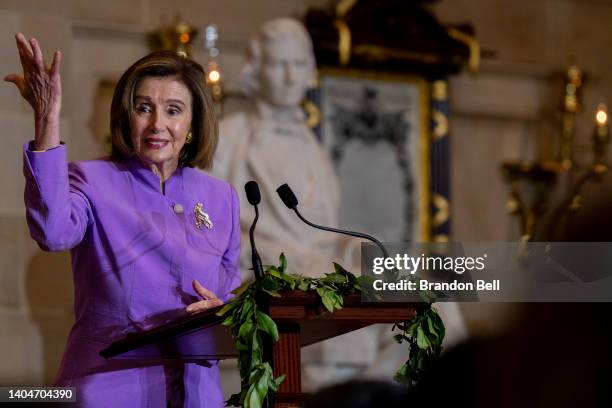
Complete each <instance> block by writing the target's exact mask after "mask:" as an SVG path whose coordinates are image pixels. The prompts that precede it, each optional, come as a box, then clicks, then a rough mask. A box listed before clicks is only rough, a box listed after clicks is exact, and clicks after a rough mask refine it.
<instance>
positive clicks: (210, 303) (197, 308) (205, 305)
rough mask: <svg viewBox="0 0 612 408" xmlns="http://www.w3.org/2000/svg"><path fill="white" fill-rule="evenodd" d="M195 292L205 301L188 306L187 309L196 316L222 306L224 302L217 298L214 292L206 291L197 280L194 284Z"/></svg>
mask: <svg viewBox="0 0 612 408" xmlns="http://www.w3.org/2000/svg"><path fill="white" fill-rule="evenodd" d="M192 285H193V290H195V291H196V293H197V294H198V295H200V296H202V298H203V299H204V300H200V301H199V302H195V303H192V304H190V305H189V306H187V308H186V309H185V310H186V311H187V313H189V314H196V313H200V312H203V311H205V310H208V309H212V308H213V307H217V306H221V305H222V304H223V301H222V300H221V299H219V298H218V297H217V295H215V294H214V293H213V292H212V291H210V290H208V289H206V288H205V287H204V286H202V285H201V284H200V282H198V281H197V280H194V281H193V282H192Z"/></svg>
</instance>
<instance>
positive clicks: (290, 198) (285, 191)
mask: <svg viewBox="0 0 612 408" xmlns="http://www.w3.org/2000/svg"><path fill="white" fill-rule="evenodd" d="M276 192H277V193H278V195H279V197H280V199H281V200H283V203H285V205H286V206H287V208H289V209H290V210H293V211H295V213H296V214H297V216H298V217H299V218H300V220H302V221H303V222H304V223H306V224H308V225H310V226H311V227H313V228H316V229H320V230H324V231H330V232H335V233H338V234H344V235H350V236H353V237H357V238H364V239H367V240H368V241H372V242H373V243H375V244H376V245H377V246H378V248H380V250H381V251H382V253H383V255H384V256H385V258H389V253H388V252H387V250H386V249H385V247H384V246H383V244H381V242H380V241H379V240H377V239H376V238H374V237H373V236H371V235H368V234H364V233H362V232H355V231H348V230H342V229H338V228H331V227H324V226H323V225H317V224H314V223H312V222H310V221H308V220H307V219H306V218H304V217H303V216H302V214H300V212H299V211H298V209H297V205H298V199H297V197H296V196H295V194H294V193H293V190H291V187H289V185H288V184H287V183H285V184H283V185H282V186H280V187H279V188H277V189H276Z"/></svg>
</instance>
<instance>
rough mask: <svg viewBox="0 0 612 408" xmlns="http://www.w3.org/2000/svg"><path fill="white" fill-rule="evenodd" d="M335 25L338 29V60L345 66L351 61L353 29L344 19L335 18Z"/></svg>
mask: <svg viewBox="0 0 612 408" xmlns="http://www.w3.org/2000/svg"><path fill="white" fill-rule="evenodd" d="M334 27H336V29H337V30H338V62H339V63H340V65H342V66H345V65H348V63H349V62H350V61H351V29H350V28H349V26H348V25H347V24H346V23H345V22H344V21H342V20H335V21H334Z"/></svg>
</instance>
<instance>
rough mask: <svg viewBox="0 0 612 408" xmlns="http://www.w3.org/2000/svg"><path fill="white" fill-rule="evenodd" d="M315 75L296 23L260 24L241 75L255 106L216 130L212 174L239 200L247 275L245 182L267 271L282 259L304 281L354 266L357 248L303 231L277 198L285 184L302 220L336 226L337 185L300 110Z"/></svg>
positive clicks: (305, 35)
mask: <svg viewBox="0 0 612 408" xmlns="http://www.w3.org/2000/svg"><path fill="white" fill-rule="evenodd" d="M314 68H315V63H314V55H313V53H312V43H311V40H310V37H309V36H308V33H307V32H306V30H305V28H304V27H303V26H302V25H301V23H299V22H298V21H296V20H293V19H290V18H280V19H276V20H273V21H270V22H268V23H267V24H264V26H263V27H262V29H261V31H260V33H259V35H258V36H257V37H256V38H255V39H254V40H253V41H252V42H251V46H250V49H249V61H248V64H247V65H246V67H245V69H244V73H243V74H244V75H243V82H242V83H243V85H244V88H245V91H246V92H247V93H248V94H249V95H250V96H251V97H252V100H253V104H252V106H251V108H250V109H248V110H246V111H242V112H238V113H235V114H232V115H230V116H228V117H226V118H224V119H223V120H222V121H221V123H220V131H219V134H220V141H219V147H218V150H217V156H216V159H215V164H214V170H213V173H214V174H215V175H217V176H218V177H221V178H223V179H225V180H227V181H229V182H230V183H232V184H233V185H234V187H236V189H237V190H238V191H239V193H240V194H242V197H241V206H242V207H241V223H242V231H243V237H242V242H243V243H244V244H245V245H244V246H243V248H244V251H243V253H242V257H241V258H242V259H241V261H242V266H243V270H246V269H248V268H250V267H251V258H250V253H251V251H250V248H249V247H248V242H249V240H248V229H249V226H250V225H251V222H252V220H253V216H254V211H253V208H252V207H251V206H250V205H249V203H248V201H247V200H246V197H245V195H244V184H245V183H246V182H247V181H249V180H256V181H257V182H258V183H259V187H260V190H261V194H262V201H261V205H260V206H259V210H260V219H259V223H258V224H257V230H256V242H257V248H258V251H259V253H260V255H261V258H262V262H263V264H264V265H266V264H269V265H276V264H277V263H278V256H279V255H280V253H281V252H284V253H285V255H286V256H287V260H288V264H289V269H290V270H291V271H292V272H297V273H301V274H303V275H307V276H321V275H322V274H323V273H325V272H332V271H333V265H332V263H331V262H332V261H337V262H340V263H342V264H343V265H344V266H345V267H346V268H347V269H354V268H355V267H358V265H359V263H358V250H359V246H358V243H357V242H356V241H355V240H351V239H350V238H349V239H347V238H345V237H342V236H338V235H335V234H331V233H329V232H324V231H318V230H315V229H312V228H310V227H308V226H306V225H305V224H304V223H302V222H301V221H300V220H299V219H298V218H297V217H296V215H295V214H294V213H293V211H290V210H288V209H287V207H285V205H284V204H283V203H282V201H281V200H280V199H279V197H278V196H277V194H276V188H277V187H278V186H280V185H281V184H283V183H288V184H289V185H290V186H291V187H292V189H293V191H294V192H295V193H296V195H297V197H298V200H299V203H300V204H299V209H300V211H301V213H302V214H303V215H304V216H305V217H306V218H307V219H310V220H311V221H313V222H315V223H319V224H323V225H327V226H336V225H337V223H338V217H337V213H338V206H339V194H338V191H339V189H338V181H337V178H336V175H335V173H334V169H333V167H332V164H331V161H330V159H329V157H328V156H327V154H326V152H325V151H324V150H323V148H322V147H321V145H320V144H319V142H318V141H317V139H316V137H315V135H314V134H313V133H312V131H311V130H310V128H308V126H307V125H306V123H305V117H304V113H303V112H302V109H301V106H300V103H301V101H302V99H303V98H304V93H305V91H306V89H307V88H308V86H309V84H310V83H311V82H312V81H313V78H314V72H315V71H314Z"/></svg>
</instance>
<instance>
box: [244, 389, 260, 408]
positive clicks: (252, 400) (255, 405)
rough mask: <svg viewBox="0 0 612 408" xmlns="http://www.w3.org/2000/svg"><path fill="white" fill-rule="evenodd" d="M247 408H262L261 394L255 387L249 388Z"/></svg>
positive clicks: (245, 401)
mask: <svg viewBox="0 0 612 408" xmlns="http://www.w3.org/2000/svg"><path fill="white" fill-rule="evenodd" d="M244 407H245V408H261V400H260V399H259V393H258V392H257V390H256V389H255V385H251V386H250V387H249V391H248V392H247V395H246V398H245V400H244Z"/></svg>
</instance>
